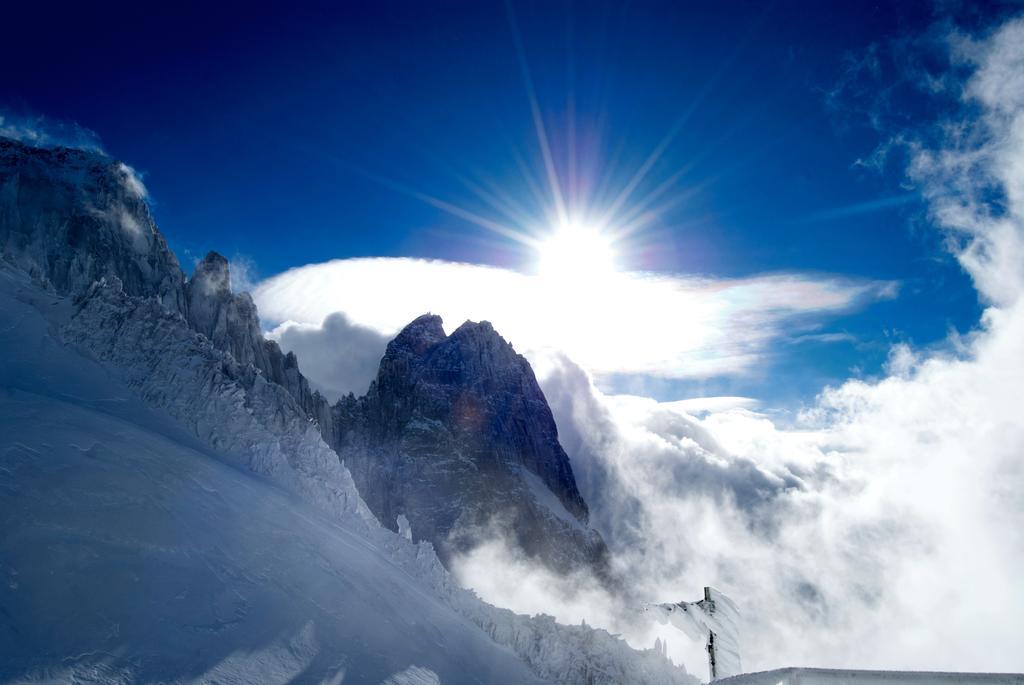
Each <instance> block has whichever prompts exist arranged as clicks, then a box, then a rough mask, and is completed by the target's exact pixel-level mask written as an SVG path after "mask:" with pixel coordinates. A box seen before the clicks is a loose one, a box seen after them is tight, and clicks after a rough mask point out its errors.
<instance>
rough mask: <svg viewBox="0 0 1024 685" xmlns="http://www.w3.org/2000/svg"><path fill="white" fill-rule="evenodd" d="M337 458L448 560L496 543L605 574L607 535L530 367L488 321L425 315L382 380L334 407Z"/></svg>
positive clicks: (388, 360)
mask: <svg viewBox="0 0 1024 685" xmlns="http://www.w3.org/2000/svg"><path fill="white" fill-rule="evenodd" d="M335 414H336V421H337V435H338V437H337V450H338V453H339V454H340V455H341V456H342V458H343V459H344V460H345V463H346V465H347V466H348V467H349V470H350V471H352V474H353V478H354V479H355V481H356V484H357V486H358V487H359V489H360V492H361V493H362V495H363V498H364V500H366V502H367V505H368V506H369V507H370V509H371V510H372V511H373V512H374V514H376V515H377V518H378V519H379V520H380V521H382V522H383V523H384V525H386V526H389V527H391V528H392V529H395V530H397V519H398V517H399V516H400V515H405V516H406V517H407V518H408V520H409V522H410V524H411V528H412V534H413V537H414V539H417V540H420V539H425V540H430V541H431V542H433V543H434V544H435V546H436V547H437V548H438V551H439V553H440V555H441V558H442V559H443V560H445V561H448V560H450V558H451V557H452V556H453V555H455V554H458V553H460V552H464V551H466V550H468V549H470V548H472V547H474V546H475V545H476V544H478V543H479V541H480V540H479V539H480V538H481V537H484V538H487V539H490V538H492V537H494V536H495V535H496V534H500V535H502V536H504V537H505V538H506V539H509V540H510V541H512V542H514V543H515V545H516V546H518V547H519V548H520V549H521V550H522V551H524V552H526V553H527V554H528V555H530V556H532V557H535V558H537V559H539V560H542V561H544V562H546V563H548V564H549V565H550V566H552V567H553V568H555V569H556V570H559V571H569V570H572V569H574V568H579V567H581V566H587V567H591V568H601V567H602V565H603V562H604V557H605V554H606V550H605V546H604V543H603V541H602V540H601V538H600V536H599V535H598V534H597V533H596V532H594V531H593V530H591V529H589V528H588V527H587V518H588V511H587V505H586V503H585V502H584V501H583V498H582V497H581V496H580V493H579V490H578V489H577V487H576V481H575V479H574V478H573V473H572V466H571V465H570V463H569V458H568V456H567V455H566V453H565V451H564V450H563V449H562V447H561V445H560V444H559V442H558V430H557V428H556V427H555V421H554V418H553V417H552V415H551V410H550V409H549V408H548V405H547V402H546V401H545V399H544V395H543V393H542V392H541V389H540V387H539V386H538V384H537V380H536V378H535V376H534V374H533V370H532V369H531V368H530V365H529V363H528V362H527V361H526V359H525V358H523V357H522V356H521V355H519V354H517V353H516V352H515V350H514V349H513V348H512V346H511V345H510V344H509V343H508V342H506V341H505V340H504V339H503V338H502V337H501V336H500V335H498V333H497V332H496V331H495V330H494V328H493V327H492V326H491V325H490V324H489V323H487V322H481V323H473V322H466V323H465V324H463V325H462V326H460V327H459V328H458V329H457V330H456V331H454V332H453V333H452V334H451V335H450V336H448V335H445V332H444V329H443V327H442V322H441V319H440V317H438V316H434V315H430V314H428V315H424V316H421V317H419V318H418V319H416V320H415V321H413V322H412V323H410V324H409V325H408V326H406V328H405V329H403V330H402V331H401V332H400V333H399V334H398V336H397V337H396V338H395V339H394V340H393V341H392V342H391V343H390V344H389V345H388V348H387V352H386V353H385V355H384V358H383V359H382V360H381V363H380V370H379V372H378V374H377V379H376V380H375V381H374V382H373V383H372V384H371V386H370V390H369V392H368V393H367V395H366V396H365V397H363V398H361V399H359V400H355V399H354V398H350V399H348V400H343V401H342V402H340V403H339V404H338V406H337V407H336V412H335Z"/></svg>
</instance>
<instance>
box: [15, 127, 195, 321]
mask: <svg viewBox="0 0 1024 685" xmlns="http://www.w3.org/2000/svg"><path fill="white" fill-rule="evenodd" d="M0 256H2V258H3V259H5V260H7V261H8V262H11V263H13V264H15V265H17V266H18V267H20V268H22V269H24V270H25V271H28V272H29V273H31V274H32V275H33V276H34V277H36V278H38V279H39V280H41V281H44V282H45V283H48V284H49V285H51V286H52V287H53V288H54V289H55V290H56V291H57V292H60V293H77V292H81V291H83V290H85V289H86V288H88V287H89V286H90V285H92V283H93V282H94V281H97V280H100V279H101V278H104V277H107V278H109V277H117V278H118V279H120V281H121V282H122V283H123V284H124V288H125V292H127V293H128V294H130V295H138V296H142V297H151V296H155V297H157V298H159V299H160V300H161V302H162V303H163V305H164V306H165V307H167V308H168V309H170V310H172V311H177V312H180V313H184V297H183V288H184V281H185V279H184V275H183V274H182V272H181V268H180V267H179V266H178V260H177V259H176V258H175V257H174V254H173V253H172V252H171V251H170V249H169V248H168V247H167V241H166V240H164V237H163V235H161V234H160V232H159V231H158V230H157V228H156V224H154V223H153V219H152V217H151V216H150V214H149V209H148V207H147V206H146V202H145V198H144V197H143V195H142V193H141V187H140V186H139V185H138V182H137V180H136V179H135V178H134V176H133V175H132V172H131V170H130V169H128V167H126V166H124V165H123V164H121V163H119V162H117V161H115V160H113V159H111V158H110V157H107V156H106V155H102V154H99V153H95V152H87V151H83V150H72V149H68V148H36V147H31V146H28V145H24V144H22V143H19V142H17V141H14V140H9V139H7V138H0Z"/></svg>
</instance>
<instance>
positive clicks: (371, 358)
mask: <svg viewBox="0 0 1024 685" xmlns="http://www.w3.org/2000/svg"><path fill="white" fill-rule="evenodd" d="M268 337H270V338H271V339H273V340H276V341H277V342H278V344H279V345H280V346H281V348H282V349H284V350H287V351H289V352H294V353H295V355H296V356H297V357H298V358H299V360H300V362H301V368H302V373H303V374H305V375H306V377H307V378H309V379H310V380H311V382H312V383H313V385H314V387H316V388H317V389H318V390H319V391H320V392H321V393H322V394H323V395H324V396H325V397H327V398H328V399H330V400H331V401H332V402H333V401H335V400H337V399H338V398H339V397H341V396H342V395H347V394H348V393H350V392H351V393H355V394H356V395H364V394H366V390H367V388H369V386H370V381H372V380H373V379H374V378H375V377H376V375H377V367H378V366H379V365H380V359H381V357H383V356H384V348H385V347H387V344H388V340H389V339H390V338H389V337H388V336H385V335H381V334H380V333H377V332H376V331H374V330H372V329H370V328H365V327H363V326H357V325H355V324H353V323H351V322H350V321H349V320H348V319H347V318H346V317H345V315H344V314H342V313H341V312H335V313H334V314H331V315H329V316H328V317H327V318H326V319H324V321H323V323H322V324H321V325H319V326H314V325H311V324H302V323H296V322H294V321H289V322H286V323H283V324H281V325H280V326H278V327H277V328H275V329H274V330H273V331H271V332H270V334H269V336H268Z"/></svg>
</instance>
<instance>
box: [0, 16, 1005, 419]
mask: <svg viewBox="0 0 1024 685" xmlns="http://www.w3.org/2000/svg"><path fill="white" fill-rule="evenodd" d="M340 5H341V6H333V5H324V6H321V7H314V6H312V5H309V6H306V7H303V8H292V7H287V8H286V7H283V6H279V7H277V8H255V7H250V6H244V7H243V6H242V5H238V6H235V7H229V6H221V7H218V8H207V7H200V6H198V5H197V6H195V7H192V8H185V9H178V8H175V9H173V10H171V9H161V10H150V9H148V8H143V7H142V6H141V5H128V6H125V7H121V8H114V7H108V9H107V10H105V11H99V12H97V11H95V9H93V8H86V7H84V6H83V7H77V8H76V7H67V8H62V9H61V10H60V11H55V10H54V9H52V8H47V9H44V10H32V9H29V8H27V7H16V8H9V9H8V10H6V11H5V12H6V15H5V16H6V18H7V22H8V26H22V27H24V30H15V31H7V32H5V40H4V42H3V44H2V45H0V53H2V55H3V62H4V64H6V65H15V64H16V65H17V68H16V69H10V68H9V69H5V70H4V74H3V76H2V77H0V106H2V107H3V110H4V111H5V112H7V113H8V114H9V115H17V116H25V115H35V114H42V115H44V116H47V117H52V118H54V119H59V120H65V121H74V122H77V123H78V124H79V125H81V126H84V127H86V128H88V129H90V130H92V131H95V132H96V133H97V134H98V135H99V136H100V138H101V139H102V141H103V145H104V147H105V149H106V150H108V151H109V152H110V153H111V154H112V155H114V156H116V157H118V158H121V159H124V160H125V161H127V162H128V163H130V164H132V165H133V166H134V167H135V168H137V169H139V170H140V171H142V172H143V174H144V175H145V181H146V184H147V186H148V188H149V191H150V194H151V196H152V199H153V204H154V213H155V215H156V218H157V221H158V223H159V225H160V227H161V229H162V230H163V232H164V233H165V234H166V235H167V236H168V239H169V240H170V242H171V245H172V247H173V248H174V249H175V251H176V252H177V253H178V254H179V257H181V259H182V261H183V265H184V266H185V267H186V269H189V268H191V264H190V263H189V262H190V259H191V258H194V257H195V256H201V255H202V254H204V253H205V252H206V251H207V250H210V249H216V250H218V251H220V252H222V253H224V254H226V255H228V256H229V257H236V258H245V259H247V260H249V261H250V262H251V264H252V265H253V266H254V269H255V272H256V273H257V274H258V276H259V277H268V276H272V275H274V274H278V273H280V272H282V271H285V270H287V269H289V268H292V267H296V266H301V265H304V264H309V263H315V262H323V261H327V260H330V259H339V258H350V257H422V258H433V259H443V260H450V261H463V262H470V263H475V264H486V265H494V266H504V267H509V268H513V269H520V268H525V267H526V266H527V262H528V261H529V255H527V254H525V253H524V250H523V248H522V246H521V245H519V244H517V243H515V242H514V241H510V240H508V239H507V238H505V237H503V236H501V235H499V234H496V233H494V232H493V231H489V230H487V229H485V228H481V227H480V226H478V225H475V224H473V223H472V222H469V221H466V220H464V219H462V218H460V217H458V216H454V215H452V214H451V213H450V212H446V211H444V210H443V209H441V208H439V207H438V206H437V203H434V204H431V203H430V202H425V201H423V199H422V198H423V196H429V197H431V198H435V199H436V200H440V201H442V202H443V203H448V204H450V205H453V206H457V207H460V208H463V209H465V210H467V211H470V212H472V213H474V214H478V215H483V216H488V217H499V216H500V212H497V211H496V209H495V208H494V207H493V206H489V204H488V203H487V202H486V201H484V200H483V199H482V198H481V197H479V196H478V195H477V194H475V193H474V192H473V186H474V185H487V184H491V185H492V186H493V187H497V188H500V189H501V190H502V191H503V192H505V193H506V194H507V195H508V196H510V197H512V198H514V199H515V200H516V201H518V202H521V203H523V204H525V205H527V206H528V207H529V208H532V209H535V210H536V207H535V205H536V202H535V201H534V200H533V195H532V191H531V189H530V187H529V184H528V183H527V182H526V181H525V180H524V174H523V168H524V167H525V168H526V169H527V170H528V173H530V174H533V175H535V176H536V179H537V180H538V182H540V183H541V184H542V185H543V182H544V175H543V168H544V166H543V159H542V154H541V150H540V148H539V145H538V139H537V135H536V131H535V122H534V121H533V119H532V118H531V109H530V99H529V97H528V93H529V91H528V87H527V80H526V78H524V68H523V65H524V64H525V69H526V73H528V74H529V78H530V81H531V83H532V85H533V87H534V89H535V93H536V100H537V103H538V107H539V111H540V114H541V117H542V121H543V122H544V125H545V130H546V132H547V134H548V135H549V138H550V141H551V149H552V156H553V158H554V160H555V164H556V166H558V168H559V172H560V175H561V176H562V177H563V178H568V177H570V176H572V173H571V170H572V169H573V168H575V169H576V176H582V175H583V174H584V172H586V173H591V174H593V176H594V177H595V179H596V187H601V186H600V184H601V183H606V184H607V188H609V189H612V190H614V189H616V188H621V187H622V186H623V185H624V184H625V183H627V182H628V180H629V178H630V177H631V176H632V174H633V173H634V171H635V170H636V169H637V168H638V167H640V166H641V165H642V164H643V163H644V160H645V159H647V157H648V155H650V153H651V152H652V150H654V149H655V148H657V147H658V145H659V143H661V142H663V141H664V140H665V137H666V134H668V133H669V132H670V131H672V130H673V128H674V127H675V128H676V130H677V133H676V134H675V136H674V137H672V138H671V140H670V141H669V142H668V143H667V144H666V146H665V149H664V152H663V154H662V155H661V156H660V157H659V159H658V161H657V162H656V163H655V164H654V165H653V166H652V168H651V170H650V172H649V174H647V176H646V177H645V178H644V180H643V181H642V183H641V184H640V186H639V187H638V188H637V192H636V195H637V196H643V195H645V194H646V193H647V192H649V191H651V190H653V189H654V188H656V187H658V186H659V184H661V183H662V182H664V181H666V180H667V179H670V178H672V179H674V180H673V181H672V183H671V187H670V188H669V189H668V191H667V192H666V194H665V196H664V197H665V198H675V197H677V198H679V202H678V203H677V204H675V205H674V206H672V207H670V208H667V209H666V210H665V211H664V212H662V213H660V214H659V215H658V217H657V219H656V220H655V221H653V222H652V223H651V224H650V225H648V226H647V227H645V228H644V229H643V230H642V231H640V232H638V233H637V235H635V236H632V237H631V238H630V240H629V242H628V245H627V247H626V249H624V250H623V253H622V255H621V258H622V260H623V262H624V264H623V266H625V267H627V268H630V269H642V270H649V271H654V272H659V273H666V274H683V275H687V276H691V275H700V276H709V277H714V278H742V277H748V276H752V275H758V274H764V273H775V272H809V273H813V274H838V275H842V276H846V277H850V278H856V279H869V280H879V281H898V282H899V283H900V289H899V294H898V295H897V296H896V297H894V298H891V299H886V298H882V299H879V300H877V301H872V302H870V303H866V304H865V305H864V306H858V307H856V308H855V309H854V310H853V311H844V312H842V313H837V314H835V315H832V316H829V317H826V318H823V319H822V320H821V321H820V324H821V327H820V328H818V329H816V330H815V331H814V333H815V334H816V335H815V336H812V337H807V336H803V337H800V338H799V341H794V340H792V339H788V340H787V339H783V340H780V341H777V342H776V343H774V344H773V345H772V346H771V347H770V348H769V349H766V350H764V356H763V363H762V364H760V365H759V366H758V369H757V372H756V373H745V374H739V375H721V376H712V377H709V378H699V379H694V378H684V379H679V378H675V379H655V378H651V377H646V376H643V375H639V376H638V375H637V374H626V375H623V376H622V377H618V376H616V375H615V374H606V375H605V377H604V378H603V381H602V382H603V383H604V385H605V386H606V387H608V388H610V389H612V390H623V391H632V390H637V391H639V392H643V393H646V394H651V395H653V396H655V397H659V398H663V399H677V398H680V397H687V396H692V395H750V396H754V397H758V398H770V399H772V400H775V401H776V403H782V404H786V403H793V402H799V401H802V400H805V399H807V398H809V396H811V395H813V394H814V393H815V392H816V391H817V390H819V389H820V388H821V387H822V386H823V385H824V384H826V383H838V382H841V381H842V380H843V379H845V378H847V377H849V376H850V375H858V374H867V375H872V374H876V373H878V372H879V371H880V369H881V365H882V364H883V363H884V361H885V359H886V357H887V354H888V351H889V349H890V346H891V345H892V344H893V343H895V342H901V341H906V342H911V343H913V344H915V345H919V346H922V345H929V344H936V343H939V342H940V341H942V340H943V339H944V338H945V337H946V335H947V334H948V332H949V331H950V329H957V330H966V329H968V328H970V327H971V326H973V325H974V323H975V322H976V321H977V319H978V314H979V311H980V307H979V304H978V302H977V297H976V294H975V292H974V290H973V288H972V287H971V283H970V280H969V279H968V278H967V277H966V276H965V275H963V273H962V271H961V269H960V267H959V265H958V264H957V263H956V262H955V260H954V259H953V258H952V257H950V256H949V255H948V254H947V252H946V251H945V249H944V248H943V246H942V244H941V239H942V237H941V234H940V233H938V232H936V231H933V230H929V229H928V227H927V226H925V225H924V224H925V223H926V220H925V218H924V214H923V209H922V206H921V204H920V203H919V202H918V200H917V198H916V195H915V191H914V189H913V188H912V187H908V186H907V185H906V182H905V178H904V172H903V169H902V167H901V164H900V162H899V160H898V159H896V160H893V159H891V158H890V159H889V160H887V161H886V163H884V164H881V165H878V166H877V167H876V166H872V165H871V164H865V163H863V162H865V161H868V160H872V159H878V157H877V155H876V156H875V157H872V155H873V154H874V153H876V151H877V150H879V146H880V145H883V144H884V143H885V142H886V141H887V140H889V139H890V138H891V137H892V136H893V135H895V134H896V133H898V132H900V131H902V130H905V129H909V128H913V127H914V126H916V125H917V124H918V120H919V119H924V118H927V119H929V120H931V119H933V118H934V114H935V111H934V108H935V107H937V106H941V104H939V105H937V104H936V102H937V101H936V100H935V99H934V98H932V97H930V96H927V94H923V93H921V92H920V91H919V90H917V89H915V88H914V87H912V84H911V83H910V81H912V80H913V79H908V76H907V74H908V73H913V72H914V70H915V69H918V70H921V71H924V70H927V68H928V64H927V61H928V59H929V57H928V52H927V50H917V48H918V47H919V45H920V44H918V43H915V44H914V46H913V47H914V49H913V50H912V49H911V48H910V47H908V41H909V40H910V38H908V37H920V36H927V34H928V32H929V30H930V27H933V26H936V25H944V26H949V25H951V24H956V25H960V26H966V27H972V28H973V27H977V26H980V25H984V24H985V23H986V22H991V21H992V20H993V18H994V17H996V16H998V15H1000V14H1003V13H1004V11H1003V9H1002V8H1000V7H992V8H986V9H985V11H981V10H979V9H977V6H975V7H974V9H971V8H958V7H956V6H943V7H942V8H941V9H937V8H936V7H935V6H932V5H930V4H927V3H887V2H878V3H863V2H850V3H789V2H776V3H772V4H770V5H768V6H766V7H762V6H761V5H759V4H754V3H736V4H734V5H732V6H728V7H726V6H723V5H722V3H650V2H633V3H621V2H593V3H583V2H577V3H557V2H537V3H521V2H515V3H512V4H511V5H505V4H503V3H501V2H494V3H491V2H464V3H463V2H450V3H437V4H432V3H340ZM33 12H36V13H35V14H33ZM517 44H518V45H519V46H521V48H520V49H517ZM573 141H574V142H575V145H574V149H575V150H576V155H575V157H574V159H575V166H573V163H572V162H570V161H569V160H570V158H571V157H573V156H572V155H570V154H569V152H568V150H569V149H570V145H572V144H573ZM858 160H860V161H861V162H862V163H858ZM581 170H582V171H581ZM677 173H678V174H679V175H678V177H674V175H675V174H677ZM566 185H570V184H569V183H568V182H567V183H566ZM567 192H568V191H567ZM609 192H610V194H611V195H614V193H612V192H611V191H609ZM595 194H597V193H595ZM606 196H607V194H606ZM538 213H540V212H539V211H538ZM502 221H506V218H502ZM780 379H782V380H780Z"/></svg>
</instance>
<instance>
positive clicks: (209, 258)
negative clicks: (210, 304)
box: [190, 251, 231, 295]
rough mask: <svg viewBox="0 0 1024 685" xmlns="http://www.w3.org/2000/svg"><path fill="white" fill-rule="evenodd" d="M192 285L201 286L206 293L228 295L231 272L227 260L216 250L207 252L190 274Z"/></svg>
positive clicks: (229, 292)
mask: <svg viewBox="0 0 1024 685" xmlns="http://www.w3.org/2000/svg"><path fill="white" fill-rule="evenodd" d="M190 282H191V283H193V284H195V285H194V286H193V287H197V288H200V287H201V288H202V289H203V291H204V292H205V293H206V294H207V295H230V294H231V273H230V270H229V267H228V260H227V258H226V257H224V256H223V255H221V254H219V253H217V252H212V251H211V252H208V253H207V255H206V256H205V257H203V261H201V262H199V264H197V265H196V270H195V271H194V272H193V274H192V278H191V281H190Z"/></svg>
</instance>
